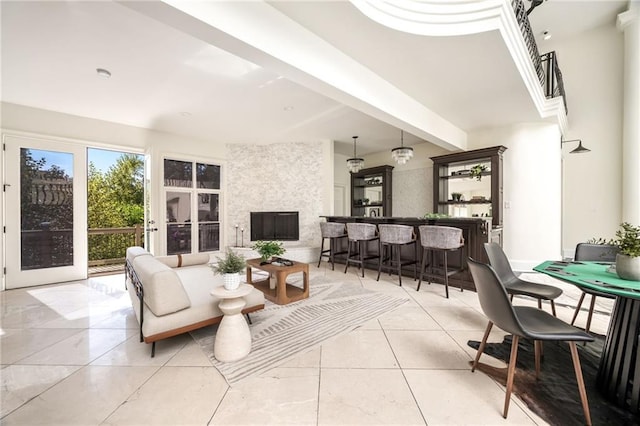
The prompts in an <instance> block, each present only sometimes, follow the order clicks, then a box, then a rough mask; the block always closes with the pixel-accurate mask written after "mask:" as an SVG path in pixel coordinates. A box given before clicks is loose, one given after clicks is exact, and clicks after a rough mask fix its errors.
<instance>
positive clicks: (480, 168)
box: [471, 164, 487, 180]
mask: <svg viewBox="0 0 640 426" xmlns="http://www.w3.org/2000/svg"><path fill="white" fill-rule="evenodd" d="M485 170H487V166H485V165H484V164H476V165H475V166H473V167H472V168H471V177H472V178H476V180H482V172H484V171H485Z"/></svg>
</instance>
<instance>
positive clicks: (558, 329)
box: [467, 258, 593, 425]
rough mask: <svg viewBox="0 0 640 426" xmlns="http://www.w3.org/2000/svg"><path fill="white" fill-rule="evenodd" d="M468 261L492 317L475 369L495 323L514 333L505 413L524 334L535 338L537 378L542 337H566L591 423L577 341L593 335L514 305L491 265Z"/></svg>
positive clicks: (589, 338) (486, 312)
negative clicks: (519, 341)
mask: <svg viewBox="0 0 640 426" xmlns="http://www.w3.org/2000/svg"><path fill="white" fill-rule="evenodd" d="M467 265H468V267H469V271H470V272H471V276H472V277H473V282H474V283H475V286H476V291H477V292H478V299H479V300H480V306H481V307H482V311H483V312H484V314H485V315H486V316H487V318H488V319H489V323H488V324H487V328H486V330H485V332H484V336H483V337H482V342H481V343H480V347H479V348H478V352H477V353H476V357H475V359H474V361H473V366H472V368H471V371H472V372H473V371H475V369H476V367H477V366H478V361H479V360H480V355H482V352H483V351H484V347H485V345H486V343H487V338H488V337H489V333H490V332H491V328H492V327H493V325H494V324H495V325H497V326H498V327H500V328H501V329H502V330H504V331H506V332H507V333H509V334H512V335H513V340H512V342H511V354H510V356H509V368H508V369H507V392H506V396H505V400H504V411H503V414H502V415H503V417H504V418H505V419H506V418H507V414H508V412H509V402H510V399H511V391H512V389H513V379H514V376H515V368H516V358H517V355H518V340H519V338H520V337H524V338H526V339H532V340H533V341H534V353H535V369H536V379H537V378H538V377H539V375H540V354H541V352H542V341H545V340H547V341H549V340H550V341H566V342H568V343H569V348H570V350H571V359H572V360H573V368H574V370H575V373H576V380H577V382H578V391H579V393H580V401H581V402H582V409H583V411H584V416H585V419H586V424H587V425H591V414H590V413H589V402H588V400H587V391H586V390H585V386H584V380H583V378H582V368H581V367H580V358H579V356H578V349H577V348H576V342H591V341H593V337H591V336H590V335H589V334H588V333H586V332H584V331H582V330H580V329H578V328H576V327H573V326H571V325H569V324H567V323H566V322H564V321H562V320H560V319H558V318H556V317H554V316H552V315H550V314H549V313H547V312H545V311H543V310H541V309H537V308H534V307H531V306H513V305H512V304H511V301H510V300H509V296H508V295H507V291H506V287H505V286H504V284H503V283H502V282H501V281H500V277H499V276H498V274H497V273H496V271H495V270H494V269H493V268H492V267H491V266H490V265H486V264H484V263H480V262H476V261H475V260H473V259H471V258H469V259H468V262H467Z"/></svg>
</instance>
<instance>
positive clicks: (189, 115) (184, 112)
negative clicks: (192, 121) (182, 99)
mask: <svg viewBox="0 0 640 426" xmlns="http://www.w3.org/2000/svg"><path fill="white" fill-rule="evenodd" d="M180 115H181V116H183V117H191V113H190V112H187V111H182V112H181V113H180Z"/></svg>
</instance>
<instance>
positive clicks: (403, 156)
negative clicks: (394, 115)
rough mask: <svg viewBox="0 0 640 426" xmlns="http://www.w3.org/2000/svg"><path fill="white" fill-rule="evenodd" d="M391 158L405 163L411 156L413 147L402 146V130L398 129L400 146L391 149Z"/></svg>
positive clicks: (399, 162)
mask: <svg viewBox="0 0 640 426" xmlns="http://www.w3.org/2000/svg"><path fill="white" fill-rule="evenodd" d="M391 158H393V159H394V160H395V162H396V163H398V164H406V162H407V161H409V160H411V159H412V158H413V148H411V147H408V146H407V147H405V146H404V132H403V131H402V130H400V146H399V147H397V148H393V149H392V150H391Z"/></svg>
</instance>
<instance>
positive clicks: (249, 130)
mask: <svg viewBox="0 0 640 426" xmlns="http://www.w3.org/2000/svg"><path fill="white" fill-rule="evenodd" d="M525 3H526V4H527V5H528V4H529V2H528V1H525ZM269 4H270V5H271V6H272V7H273V8H274V9H276V10H277V11H279V12H281V13H282V14H284V15H286V16H287V17H289V18H290V19H292V20H293V21H295V22H297V23H298V24H300V25H301V26H302V27H305V28H306V29H307V30H309V31H311V32H312V33H314V34H315V35H317V36H319V37H321V38H322V39H324V40H325V41H327V42H328V43H330V44H331V45H333V46H334V47H335V48H337V49H339V50H341V51H342V52H344V53H346V54H347V55H349V56H350V57H351V58H353V59H355V60H356V61H358V62H359V63H360V64H362V65H364V66H365V67H367V68H368V69H369V70H372V71H373V72H375V73H376V74H377V75H379V76H380V77H382V78H383V79H385V80H387V81H388V82H389V83H391V84H392V85H393V86H395V87H396V88H398V89H400V90H401V91H403V92H405V93H407V94H410V96H411V97H413V98H414V99H415V100H417V101H418V102H419V103H420V104H422V105H424V106H425V107H427V108H429V109H430V110H431V111H434V112H436V113H437V114H439V115H440V116H441V117H442V118H444V119H445V120H448V121H449V122H450V123H452V124H453V125H454V126H456V127H458V128H460V129H462V130H464V131H469V130H471V129H474V128H479V127H490V126H500V125H505V124H508V123H513V122H518V121H533V120H539V116H538V114H537V112H536V110H535V108H534V105H533V102H532V101H531V99H530V97H529V95H528V93H527V91H526V89H525V86H524V84H523V82H522V79H521V77H520V75H519V73H518V72H517V70H516V68H515V65H514V62H513V60H512V59H511V57H510V55H509V53H508V51H507V49H506V47H505V44H504V42H503V41H502V39H501V36H500V35H499V34H498V33H497V32H495V31H493V32H487V33H482V34H475V35H470V36H460V37H424V36H417V35H412V34H408V33H402V32H398V31H395V30H392V29H389V28H386V27H383V26H381V25H379V24H377V23H375V22H373V21H371V20H369V19H368V18H367V17H365V16H364V15H362V14H361V13H360V12H359V11H358V10H357V9H356V8H355V7H354V6H353V5H352V4H351V3H348V2H344V1H338V2H326V1H315V2H314V1H305V2H302V1H300V2H298V1H289V2H270V3H269ZM625 5H626V1H562V0H549V1H546V2H545V3H543V4H542V5H541V6H539V7H538V8H536V9H535V10H534V11H533V12H532V14H531V15H530V19H531V22H532V27H533V29H534V32H535V33H536V36H538V35H539V34H541V33H542V31H544V30H548V31H550V32H551V33H552V34H553V36H554V37H555V38H561V37H575V36H578V35H579V33H580V32H583V31H587V30H589V29H592V28H595V27H598V26H601V25H614V24H615V18H616V15H617V13H619V12H621V11H623V10H625ZM0 7H1V17H2V22H1V24H2V34H1V35H2V81H1V84H2V86H1V89H2V90H1V92H0V93H1V96H2V101H3V102H9V103H15V104H20V105H26V106H31V107H36V108H42V109H47V110H54V111H59V112H64V113H68V114H73V115H78V116H83V117H90V118H96V119H101V120H106V121H112V122H117V123H123V124H127V125H131V126H138V127H143V128H150V129H155V130H159V131H164V132H170V133H174V134H178V135H184V136H187V137H190V138H196V139H199V140H202V141H207V142H209V143H272V142H287V141H303V140H304V141H313V140H323V139H330V140H335V141H337V142H339V144H338V145H337V146H338V148H337V149H338V150H339V151H342V152H344V153H346V154H350V153H351V150H352V139H351V137H352V136H354V135H359V136H360V138H359V140H358V153H359V154H367V153H371V152H378V151H383V150H386V149H390V148H392V147H394V146H396V145H398V144H399V138H400V135H399V133H400V131H399V127H400V126H399V125H398V122H397V121H396V122H391V123H390V121H392V120H386V122H384V121H381V120H380V119H376V118H373V117H371V116H370V115H368V114H366V113H364V112H361V111H358V110H356V109H355V108H354V107H352V106H347V105H345V104H344V103H342V102H340V101H338V100H335V99H333V98H334V97H335V96H333V95H332V93H331V92H329V91H327V92H324V94H323V93H320V92H321V91H320V92H319V91H318V89H317V87H314V90H311V89H309V88H307V87H304V86H302V85H301V84H299V83H295V82H294V81H292V79H288V78H284V77H282V76H281V75H280V73H279V72H276V71H275V70H274V68H272V67H270V64H269V63H268V62H267V61H265V62H264V63H252V62H250V61H248V60H246V59H247V58H249V57H250V58H251V59H252V60H254V62H260V60H259V59H255V57H251V56H250V55H248V54H247V51H246V49H243V48H240V47H238V48H237V49H231V48H230V47H229V44H228V43H227V44H225V45H224V47H225V49H227V50H231V53H229V52H227V51H225V50H222V49H220V48H219V47H216V46H215V45H213V44H212V43H211V40H209V42H205V41H202V40H201V39H198V38H196V37H194V36H192V35H189V34H186V33H184V32H182V31H180V30H179V29H177V28H180V26H179V25H175V26H173V25H167V24H166V23H161V22H159V21H156V20H155V19H153V18H151V17H150V16H148V15H145V14H144V12H142V13H140V11H137V10H134V8H133V7H132V6H131V4H127V3H126V2H123V3H115V2H57V1H47V2H6V1H3V2H1V3H0ZM578 17H579V19H578ZM538 43H539V47H540V50H541V51H543V52H544V51H545V49H544V43H543V42H542V41H541V40H540V39H539V41H538ZM96 68H106V69H108V70H110V71H111V73H112V77H111V78H110V79H104V78H101V77H98V76H97V75H96ZM403 127H404V126H403ZM404 128H405V130H410V126H406V127H404ZM415 133H417V132H415ZM423 141H424V139H422V138H418V137H416V136H413V135H412V134H406V133H405V144H407V145H412V144H415V143H419V142H423Z"/></svg>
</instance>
